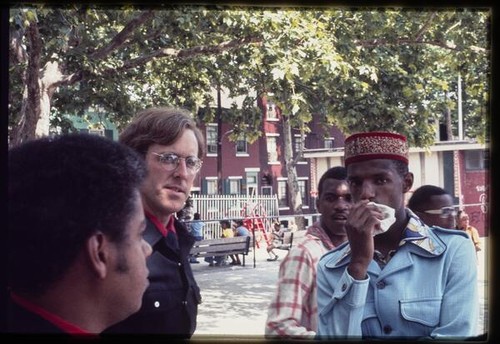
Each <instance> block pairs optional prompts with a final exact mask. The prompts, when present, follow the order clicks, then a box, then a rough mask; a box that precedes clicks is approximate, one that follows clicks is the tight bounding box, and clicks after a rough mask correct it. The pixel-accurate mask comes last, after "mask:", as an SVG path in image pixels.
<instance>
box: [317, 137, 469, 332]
mask: <svg viewBox="0 0 500 344" xmlns="http://www.w3.org/2000/svg"><path fill="white" fill-rule="evenodd" d="M344 154H345V165H346V168H347V178H348V181H349V185H350V189H351V194H352V198H353V202H354V204H353V206H352V208H351V211H350V214H349V216H348V218H347V221H346V232H347V237H348V239H349V240H348V242H346V243H344V244H343V245H341V246H339V247H337V248H335V249H334V250H332V251H330V252H329V253H327V254H325V255H324V256H323V257H322V258H321V260H320V262H319V264H318V274H317V284H318V312H319V325H318V338H319V339H324V338H328V339H331V338H337V339H338V338H349V339H353V338H354V339H355V338H380V337H385V338H392V339H396V338H403V339H408V338H413V339H415V338H419V339H420V338H430V339H444V338H446V339H464V338H468V337H472V336H476V335H477V333H476V324H477V318H478V314H479V308H478V296H477V295H478V293H477V280H476V278H477V269H476V266H475V263H474V261H475V260H474V254H475V253H474V250H473V248H472V247H471V245H470V243H469V242H468V241H467V237H466V236H464V235H463V233H461V232H460V231H457V230H450V229H443V228H440V227H432V230H431V229H430V227H428V226H427V225H425V224H424V223H423V222H422V221H421V220H420V219H419V218H418V216H416V215H415V214H414V213H413V212H412V211H411V210H409V209H407V208H405V205H404V194H405V193H406V192H408V191H409V190H410V189H411V187H412V185H413V174H412V173H411V172H409V170H408V144H407V140H406V137H404V136H402V135H399V134H395V133H389V132H366V133H359V134H354V135H352V136H350V137H348V138H347V139H346V141H345V153H344ZM388 207H390V208H393V209H394V218H392V219H390V216H386V215H385V209H389V208H388ZM386 217H387V218H386ZM387 220H391V221H390V222H389V225H390V223H392V225H390V226H384V225H383V224H387ZM383 227H385V228H383ZM386 227H388V228H386Z"/></svg>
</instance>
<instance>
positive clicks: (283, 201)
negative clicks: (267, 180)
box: [278, 180, 288, 207]
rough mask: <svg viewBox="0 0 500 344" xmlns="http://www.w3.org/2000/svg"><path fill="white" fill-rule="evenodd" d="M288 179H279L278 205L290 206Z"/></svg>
mask: <svg viewBox="0 0 500 344" xmlns="http://www.w3.org/2000/svg"><path fill="white" fill-rule="evenodd" d="M286 190H287V188H286V180H278V206H279V207H288V197H287V191H286Z"/></svg>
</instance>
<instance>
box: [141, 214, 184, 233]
mask: <svg viewBox="0 0 500 344" xmlns="http://www.w3.org/2000/svg"><path fill="white" fill-rule="evenodd" d="M144 214H146V216H147V218H148V219H149V220H150V221H151V222H152V223H153V224H154V225H155V227H156V229H157V230H158V231H159V232H160V233H161V235H162V236H164V237H166V236H167V234H168V233H169V232H172V233H173V234H177V233H176V231H175V224H174V222H175V220H174V216H173V215H170V217H169V219H168V222H167V224H166V225H165V226H164V225H163V223H162V222H161V221H160V220H159V219H158V218H157V217H156V216H154V215H153V214H152V213H150V212H149V211H147V210H144Z"/></svg>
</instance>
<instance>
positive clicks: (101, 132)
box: [89, 129, 104, 136]
mask: <svg viewBox="0 0 500 344" xmlns="http://www.w3.org/2000/svg"><path fill="white" fill-rule="evenodd" d="M89 134H92V135H98V136H104V129H89Z"/></svg>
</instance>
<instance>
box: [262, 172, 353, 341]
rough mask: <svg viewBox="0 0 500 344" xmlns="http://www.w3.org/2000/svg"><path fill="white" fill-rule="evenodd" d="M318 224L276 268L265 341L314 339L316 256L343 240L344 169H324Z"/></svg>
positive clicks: (348, 198)
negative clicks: (276, 278)
mask: <svg viewBox="0 0 500 344" xmlns="http://www.w3.org/2000/svg"><path fill="white" fill-rule="evenodd" d="M316 207H317V208H318V212H319V213H320V214H321V217H320V219H319V221H317V222H316V223H314V224H313V225H312V226H310V227H309V228H308V229H307V232H306V234H305V236H304V238H302V240H301V241H300V242H299V243H298V244H296V245H294V246H293V247H292V248H291V249H290V251H289V252H288V255H287V256H286V257H285V259H283V261H282V262H281V264H280V268H279V276H278V283H277V289H276V293H275V295H274V298H273V300H272V301H271V304H270V306H269V310H268V316H267V321H266V328H265V334H266V337H268V338H303V339H312V338H314V336H315V334H316V330H317V326H318V307H317V302H316V266H317V263H318V261H319V259H320V257H321V256H322V255H323V254H325V253H326V252H328V251H329V250H331V249H333V248H334V247H336V246H338V245H340V244H341V243H343V242H344V241H345V240H347V235H346V232H345V228H344V225H345V222H346V220H347V215H348V214H349V209H350V207H351V193H350V191H349V186H348V184H347V180H346V170H345V168H344V167H341V166H339V167H333V168H330V169H329V170H327V171H326V172H325V173H324V174H323V175H322V176H321V178H320V181H319V184H318V199H317V201H316Z"/></svg>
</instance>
